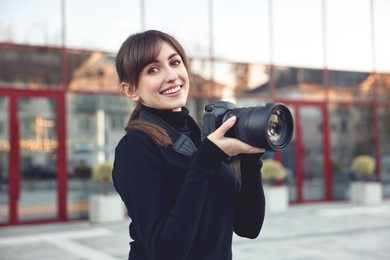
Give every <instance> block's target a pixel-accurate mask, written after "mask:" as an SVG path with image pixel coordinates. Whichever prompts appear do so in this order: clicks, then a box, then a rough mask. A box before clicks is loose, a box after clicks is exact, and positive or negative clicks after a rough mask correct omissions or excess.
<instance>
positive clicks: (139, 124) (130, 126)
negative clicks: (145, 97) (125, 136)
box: [125, 103, 172, 147]
mask: <svg viewBox="0 0 390 260" xmlns="http://www.w3.org/2000/svg"><path fill="white" fill-rule="evenodd" d="M141 109H142V105H141V104H140V103H137V106H136V107H135V108H134V110H133V113H132V114H131V116H130V119H129V122H128V123H127V125H126V127H125V131H126V132H130V131H134V130H138V131H141V132H143V133H145V134H147V135H149V137H150V138H152V140H153V141H154V142H155V143H156V144H158V145H160V146H162V147H168V146H169V145H172V140H171V138H170V137H169V135H168V133H167V131H166V130H165V129H163V128H161V127H160V126H158V125H155V124H152V123H149V122H146V121H142V120H139V115H140V113H141Z"/></svg>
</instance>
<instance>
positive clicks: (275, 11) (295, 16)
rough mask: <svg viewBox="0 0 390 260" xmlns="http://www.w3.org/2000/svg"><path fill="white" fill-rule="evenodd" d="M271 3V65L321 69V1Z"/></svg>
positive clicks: (303, 0)
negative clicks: (272, 58)
mask: <svg viewBox="0 0 390 260" xmlns="http://www.w3.org/2000/svg"><path fill="white" fill-rule="evenodd" d="M272 3H273V4H272V5H273V7H272V18H271V19H272V23H273V24H272V28H271V30H273V32H272V35H273V39H271V40H272V43H273V57H274V60H273V61H272V62H273V63H275V64H278V65H284V66H286V65H287V66H291V65H292V66H299V67H301V66H302V67H303V66H308V67H316V68H322V67H323V64H324V60H323V56H324V55H323V33H322V32H323V30H322V28H323V25H322V24H323V22H322V16H323V15H322V4H321V3H322V1H321V0H314V1H313V0H298V1H297V0H296V1H289V0H274V1H272Z"/></svg>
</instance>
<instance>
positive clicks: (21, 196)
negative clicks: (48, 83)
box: [0, 89, 66, 225]
mask: <svg viewBox="0 0 390 260" xmlns="http://www.w3.org/2000/svg"><path fill="white" fill-rule="evenodd" d="M64 104H65V103H64V94H63V93H62V92H61V91H44V92H43V91H42V92H41V91H39V90H34V91H29V90H26V89H23V90H11V91H10V90H8V91H6V92H5V91H4V93H3V92H0V108H1V109H0V111H1V112H0V113H1V124H0V163H1V164H0V225H9V224H20V223H31V222H47V221H57V220H63V219H65V218H66V214H65V212H66V211H65V207H66V203H65V201H66V199H65V197H66V171H65V169H66V167H65V165H66V158H65V126H66V124H65V119H64V116H65V113H64V111H65V109H64V108H65V106H64Z"/></svg>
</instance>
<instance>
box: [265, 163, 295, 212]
mask: <svg viewBox="0 0 390 260" xmlns="http://www.w3.org/2000/svg"><path fill="white" fill-rule="evenodd" d="M286 175H287V174H286V169H285V168H284V166H283V165H282V164H281V163H280V162H278V161H275V160H273V159H264V160H263V166H262V168H261V176H262V180H263V182H264V194H265V199H266V209H267V210H268V211H269V212H281V211H285V210H287V208H288V188H287V186H286V185H285V184H284V180H285V179H286Z"/></svg>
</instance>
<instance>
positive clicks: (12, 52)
mask: <svg viewBox="0 0 390 260" xmlns="http://www.w3.org/2000/svg"><path fill="white" fill-rule="evenodd" d="M60 83H61V52H60V49H54V48H49V47H32V46H20V45H19V46H17V45H7V44H1V45H0V86H1V85H7V86H13V87H18V88H59V87H60Z"/></svg>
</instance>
